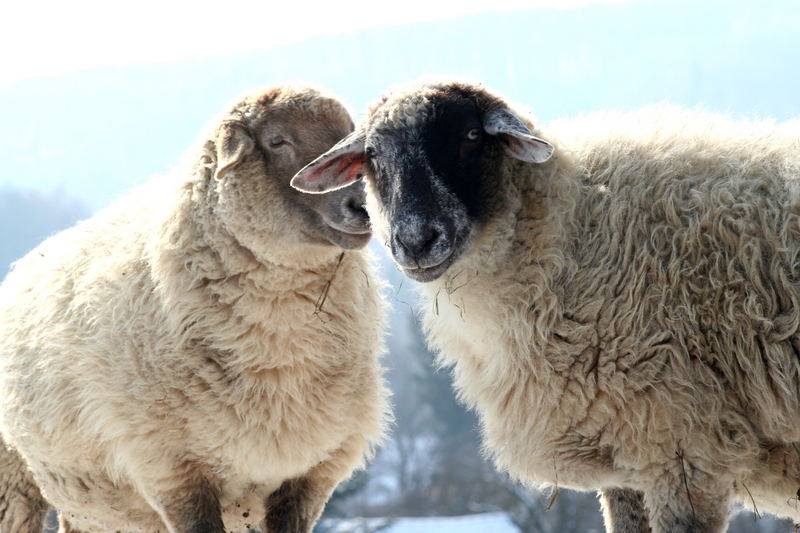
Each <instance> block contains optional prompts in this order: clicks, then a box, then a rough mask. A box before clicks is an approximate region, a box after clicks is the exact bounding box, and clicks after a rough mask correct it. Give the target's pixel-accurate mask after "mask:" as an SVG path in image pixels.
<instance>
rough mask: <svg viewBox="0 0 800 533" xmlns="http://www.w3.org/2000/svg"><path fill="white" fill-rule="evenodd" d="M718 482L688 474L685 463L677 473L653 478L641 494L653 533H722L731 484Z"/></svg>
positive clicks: (727, 510) (717, 477) (711, 477)
mask: <svg viewBox="0 0 800 533" xmlns="http://www.w3.org/2000/svg"><path fill="white" fill-rule="evenodd" d="M680 458H681V460H682V457H680ZM721 478H722V476H712V475H710V474H706V473H702V472H698V471H696V470H695V471H692V470H691V469H690V468H689V466H688V465H687V464H685V463H683V464H682V467H681V469H680V471H678V472H675V471H669V472H665V473H663V474H662V475H660V476H654V479H655V483H654V484H653V485H651V486H650V487H649V488H647V489H646V490H645V492H644V501H645V505H646V507H647V510H648V512H649V515H650V525H651V527H652V528H653V533H722V532H724V531H725V529H726V528H727V525H728V515H729V512H730V509H729V507H730V502H731V488H732V486H733V483H732V482H731V483H724V481H726V480H722V479H721Z"/></svg>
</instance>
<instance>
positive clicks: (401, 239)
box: [292, 83, 553, 281]
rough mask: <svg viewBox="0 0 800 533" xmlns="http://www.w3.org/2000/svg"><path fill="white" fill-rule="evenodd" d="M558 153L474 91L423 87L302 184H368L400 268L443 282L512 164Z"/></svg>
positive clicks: (386, 105) (383, 112)
mask: <svg viewBox="0 0 800 533" xmlns="http://www.w3.org/2000/svg"><path fill="white" fill-rule="evenodd" d="M552 150H553V148H552V146H551V145H550V144H549V143H547V142H546V141H543V140H541V139H538V138H536V137H534V136H533V134H532V133H531V131H530V130H529V129H528V127H527V126H526V125H525V123H524V122H523V121H522V120H520V119H519V118H518V117H517V116H516V115H514V113H513V112H512V111H511V110H510V109H509V107H508V106H507V105H506V104H505V103H504V102H503V100H502V99H500V98H499V97H497V96H494V95H492V94H491V93H489V92H488V91H486V90H484V89H482V88H480V87H477V86H473V85H468V84H462V83H444V84H432V85H422V86H421V87H418V88H416V89H414V90H412V91H408V92H404V93H401V94H397V95H394V96H391V95H390V96H389V97H386V98H384V99H383V100H381V101H380V102H379V103H378V104H376V105H375V106H374V107H373V108H372V109H371V112H370V114H369V117H368V118H367V119H366V120H365V122H364V124H363V125H362V126H361V127H360V128H359V130H358V131H356V132H354V133H352V134H351V135H350V136H348V137H347V138H345V139H343V140H342V141H341V142H339V143H338V144H337V145H336V146H334V147H333V148H331V149H330V150H329V151H328V152H326V153H325V154H323V155H322V156H320V157H319V158H317V159H316V160H315V161H313V162H312V163H310V164H309V165H308V166H306V167H305V168H304V169H303V170H301V171H300V172H298V173H297V175H295V177H294V179H293V180H292V186H294V187H296V188H298V189H301V190H303V191H307V192H325V191H330V190H335V189H336V188H338V187H344V186H347V185H348V184H349V183H352V182H353V180H355V179H356V178H358V177H359V176H361V175H366V176H367V178H368V183H369V189H370V191H371V193H372V196H373V197H374V198H375V199H376V204H377V208H376V209H375V210H374V211H377V212H372V211H373V210H371V213H370V214H371V215H372V216H373V218H374V220H375V222H378V224H377V225H379V226H380V227H382V228H385V232H386V235H384V236H383V237H384V238H385V239H386V244H387V246H388V247H389V248H390V249H391V252H392V255H393V256H394V258H395V261H396V262H397V264H398V265H399V266H400V267H401V269H402V270H403V271H404V272H405V273H406V274H407V275H408V276H409V277H411V278H413V279H415V280H418V281H432V280H434V279H436V278H438V277H439V276H441V275H442V274H443V273H444V272H445V271H447V269H448V268H449V267H450V266H451V265H452V264H453V263H454V262H455V261H456V260H457V259H458V258H459V257H460V256H461V254H462V253H463V252H464V251H465V250H466V249H467V248H468V247H469V244H470V242H471V240H472V239H473V237H474V235H475V233H476V231H477V230H478V228H480V226H481V225H482V224H485V223H486V221H487V217H490V216H491V210H492V207H493V205H494V203H495V202H494V198H495V197H496V194H497V190H498V187H499V185H500V184H499V179H500V178H499V176H498V172H497V169H498V168H499V165H500V163H501V161H502V160H503V159H504V158H506V157H509V156H510V157H512V158H515V159H518V160H521V161H526V162H530V163H542V162H544V161H546V160H547V159H548V158H549V157H550V155H551V153H552Z"/></svg>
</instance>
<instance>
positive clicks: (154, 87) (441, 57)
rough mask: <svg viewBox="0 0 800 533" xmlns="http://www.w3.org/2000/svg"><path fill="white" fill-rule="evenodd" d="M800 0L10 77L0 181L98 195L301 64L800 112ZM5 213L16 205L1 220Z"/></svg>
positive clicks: (521, 17) (158, 164) (167, 156)
mask: <svg viewBox="0 0 800 533" xmlns="http://www.w3.org/2000/svg"><path fill="white" fill-rule="evenodd" d="M799 51H800V3H798V2H796V1H795V0H775V1H771V2H765V3H758V4H757V3H753V2H750V1H747V0H731V1H707V2H694V1H691V2H690V1H677V2H639V3H627V4H625V3H623V4H618V5H589V6H585V7H582V8H579V9H571V10H555V9H539V10H535V11H526V12H514V13H493V14H481V15H474V16H466V17H462V18H457V19H452V20H445V21H439V22H427V23H418V24H412V25H406V26H398V27H388V28H380V29H374V30H369V31H364V32H359V33H356V34H352V35H340V36H328V37H319V38H316V39H312V40H309V41H306V42H302V43H299V44H294V45H291V46H285V47H281V48H275V49H272V50H268V51H264V52H258V53H251V54H244V55H237V56H233V57H227V58H215V59H207V60H203V61H183V62H179V63H170V64H157V65H152V64H150V65H132V66H128V67H125V68H104V69H98V70H92V71H86V72H81V73H77V74H73V75H70V76H65V77H59V78H53V79H38V80H29V81H24V82H19V83H16V84H13V85H10V86H6V87H0V121H2V125H3V127H2V128H0V160H2V161H3V165H2V170H0V185H4V184H5V185H8V184H13V185H15V186H18V187H30V188H35V189H37V190H40V191H51V190H54V189H57V188H58V189H59V190H61V191H63V192H64V193H65V194H67V195H69V196H72V197H74V198H79V199H81V200H82V201H84V202H85V203H86V204H87V205H88V206H89V207H90V208H91V209H97V208H99V207H102V206H103V205H105V204H107V203H108V202H109V201H110V200H111V199H112V198H113V197H114V196H116V195H118V194H119V193H120V191H122V190H124V189H126V188H128V187H130V186H131V185H132V184H134V183H136V182H137V181H141V180H142V179H143V178H144V177H146V176H148V175H151V174H154V173H158V172H162V171H165V170H167V169H168V168H169V167H170V166H171V165H172V164H174V163H175V162H176V161H177V160H178V159H179V157H180V155H181V153H182V152H183V151H184V150H185V149H186V147H187V146H188V145H189V144H190V143H191V141H192V140H193V139H194V137H195V136H196V135H197V133H198V131H199V129H200V128H201V125H202V124H203V123H204V122H205V121H206V120H207V118H208V117H209V116H210V115H211V114H213V113H215V112H216V111H217V110H218V109H219V108H220V107H221V106H222V105H223V103H224V102H226V101H228V100H230V99H231V98H232V97H234V96H235V95H237V94H239V93H241V92H243V91H245V90H247V89H250V88H252V87H255V86H259V85H268V84H274V83H279V82H283V81H286V80H292V79H295V80H296V79H303V80H307V81H309V82H311V83H314V84H318V85H322V86H325V87H328V88H330V89H332V90H334V91H335V92H336V93H338V94H339V95H340V96H341V97H342V98H343V99H344V100H345V101H346V102H347V103H348V104H349V105H351V106H352V107H351V109H353V110H355V112H356V113H360V112H361V111H362V110H363V109H364V108H365V105H366V103H367V102H368V101H370V100H372V99H373V98H375V97H376V96H377V95H378V94H380V93H381V92H383V91H384V90H385V89H386V88H387V87H388V86H390V85H392V84H396V83H399V82H405V81H408V80H411V79H415V78H418V77H420V76H421V75H424V74H438V75H442V76H451V75H459V76H469V77H472V78H475V79H478V80H483V81H485V82H486V84H487V85H488V86H490V87H493V88H496V89H497V90H499V91H501V92H503V93H504V94H506V95H508V96H510V97H511V98H512V99H514V100H517V101H520V102H522V103H524V104H526V105H529V106H530V107H531V108H532V109H533V111H534V112H535V113H536V114H537V115H538V116H539V117H540V119H543V120H547V119H551V118H556V117H562V116H569V115H574V114H578V113H582V112H586V111H590V110H594V109H598V108H608V107H617V108H634V107H638V106H640V105H643V104H647V103H653V102H657V101H669V102H673V103H677V104H681V105H687V106H695V105H703V106H706V107H708V108H711V109H714V110H721V111H728V112H733V113H738V114H744V115H770V116H775V117H777V118H787V117H792V116H798V115H800V98H799V97H798V96H797V95H798V94H799V93H800V54H799V53H798V52H799ZM3 222H4V221H3Z"/></svg>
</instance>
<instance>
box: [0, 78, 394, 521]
mask: <svg viewBox="0 0 800 533" xmlns="http://www.w3.org/2000/svg"><path fill="white" fill-rule="evenodd" d="M212 126H213V127H212V130H211V131H210V132H209V134H208V135H205V136H203V137H201V142H200V145H199V146H198V147H197V150H196V151H194V152H192V155H191V156H192V159H191V161H190V162H189V163H188V164H187V166H186V167H185V168H181V169H179V170H178V171H176V172H173V173H171V174H170V175H167V176H163V177H157V178H155V179H153V180H151V181H150V182H149V183H148V184H146V185H144V186H143V187H141V188H139V189H137V190H135V191H134V192H132V193H131V194H129V195H127V196H126V197H124V198H123V199H122V200H121V201H120V202H119V203H117V204H115V205H113V206H111V207H109V208H108V209H106V210H104V211H102V212H100V213H98V214H97V215H96V216H94V217H92V218H91V219H89V220H86V221H84V222H82V223H80V224H78V225H77V226H75V227H73V228H71V229H69V230H66V231H64V232H62V233H60V234H57V235H56V236H54V237H52V238H50V239H48V240H47V241H45V242H44V243H42V244H41V245H40V246H39V247H37V248H36V249H34V250H33V251H32V252H31V253H29V254H28V255H27V256H26V257H24V258H23V259H21V260H20V261H19V262H17V263H16V264H15V265H14V267H13V270H12V272H11V273H10V274H9V275H8V277H7V279H6V280H5V282H4V284H3V285H2V287H0V302H2V303H1V304H0V405H2V406H3V409H2V424H0V427H1V429H2V435H3V438H4V439H6V441H7V442H8V443H9V444H10V445H12V446H13V447H14V448H15V449H16V450H18V451H19V453H20V455H21V456H22V457H23V458H24V460H25V461H26V462H27V464H28V465H29V466H30V468H31V471H32V473H33V476H34V478H35V480H36V482H37V484H38V485H39V487H40V488H41V490H42V492H43V494H44V496H45V497H46V498H47V500H48V501H49V502H51V503H52V504H53V505H54V506H55V507H56V508H57V509H58V510H59V511H60V513H61V517H62V522H63V524H62V530H63V531H96V532H107V531H124V532H128V531H141V532H146V533H153V532H156V531H161V532H166V531H169V532H170V533H201V532H202V533H222V532H223V528H224V530H225V531H230V530H244V529H261V530H262V531H269V532H279V531H280V532H282V533H283V532H292V533H301V532H302V533H305V532H308V531H310V530H311V528H312V526H313V524H314V522H315V521H316V519H317V517H318V516H319V514H320V512H321V510H322V507H323V505H324V504H325V502H326V501H327V499H328V497H329V495H330V494H331V491H332V490H333V489H334V487H335V486H336V485H337V483H339V482H340V481H341V480H343V479H344V478H346V477H348V476H349V475H350V474H351V472H352V471H353V470H354V469H355V468H357V467H358V466H359V465H362V464H363V462H364V460H365V459H366V458H367V457H368V455H369V453H370V449H371V447H372V446H374V445H375V444H376V443H377V442H378V441H379V440H380V439H381V437H382V434H383V431H384V422H385V418H386V411H387V392H386V390H385V388H384V385H383V381H382V377H381V369H380V367H379V362H378V354H379V352H380V350H381V349H382V339H381V334H382V327H383V319H382V317H383V312H384V311H383V302H382V300H381V297H380V295H379V292H378V289H379V286H380V283H379V282H378V281H377V280H376V279H375V278H374V277H373V269H372V264H371V259H370V257H369V254H368V252H366V251H365V250H362V249H360V248H361V247H363V246H364V245H365V244H366V243H367V241H368V240H369V238H370V229H369V220H368V217H367V214H366V211H365V210H364V209H363V199H364V192H363V186H362V185H361V184H356V185H355V186H353V187H348V188H345V189H342V190H341V192H337V193H334V194H331V195H323V196H317V197H314V196H311V195H306V194H302V193H299V192H297V191H295V190H293V189H292V188H291V187H289V180H290V179H291V177H292V176H293V175H294V173H295V172H296V171H297V170H298V169H299V168H301V167H302V166H303V165H305V164H306V163H308V162H309V161H311V160H312V159H313V158H315V157H316V156H317V155H319V154H320V153H322V152H324V151H325V150H326V149H328V148H329V147H331V146H332V145H333V144H334V143H335V142H336V141H338V140H339V139H341V138H342V137H344V136H345V135H347V134H348V133H349V132H350V131H352V128H353V125H352V122H351V120H350V118H349V115H348V114H347V112H346V111H345V110H344V108H343V107H342V106H341V105H340V104H339V103H338V102H337V101H336V100H334V99H332V98H330V97H327V96H325V95H324V94H321V93H320V92H318V91H316V90H313V89H310V88H304V87H278V88H272V89H269V90H266V91H263V92H258V93H255V94H252V95H250V96H248V97H246V98H244V99H242V100H241V101H238V102H237V103H236V104H235V105H233V106H232V107H230V108H229V109H228V110H227V111H226V112H225V113H224V114H223V115H222V116H221V117H220V119H219V120H217V121H215V122H213V123H212ZM343 249H345V250H344V251H343Z"/></svg>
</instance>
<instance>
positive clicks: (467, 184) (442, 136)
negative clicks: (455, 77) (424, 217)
mask: <svg viewBox="0 0 800 533" xmlns="http://www.w3.org/2000/svg"><path fill="white" fill-rule="evenodd" d="M473 137H474V138H473ZM422 138H423V143H424V149H425V152H426V154H427V156H428V160H429V161H430V165H431V168H432V169H433V171H434V172H435V173H436V175H437V176H438V177H439V178H441V180H442V181H443V182H444V184H445V186H446V187H447V189H448V190H450V191H452V192H453V194H454V195H455V196H456V197H457V198H458V199H459V200H460V201H461V202H462V203H463V204H464V206H465V208H466V210H467V215H468V216H469V218H470V219H472V220H473V221H474V220H478V219H480V218H481V215H482V214H483V208H482V207H483V205H484V202H483V200H482V199H483V198H485V196H486V193H487V191H485V190H484V182H483V181H484V180H483V179H482V177H483V176H484V175H485V173H486V172H485V171H486V161H487V156H489V155H491V153H492V152H493V148H494V144H496V141H495V140H494V139H493V138H492V137H491V136H490V135H485V134H483V128H482V125H481V114H480V111H479V110H478V108H477V106H476V105H475V104H474V103H473V102H471V101H469V100H468V99H466V98H463V99H448V100H445V101H444V102H442V103H441V104H439V105H437V107H436V109H435V113H434V115H433V117H432V118H431V120H430V121H428V123H427V124H426V126H425V128H424V130H423V132H422Z"/></svg>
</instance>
